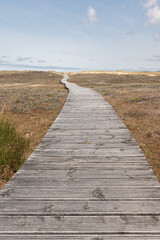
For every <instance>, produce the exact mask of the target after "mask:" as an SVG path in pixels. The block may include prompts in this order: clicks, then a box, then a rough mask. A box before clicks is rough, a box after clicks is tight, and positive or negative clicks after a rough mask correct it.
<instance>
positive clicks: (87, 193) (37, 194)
mask: <svg viewBox="0 0 160 240" xmlns="http://www.w3.org/2000/svg"><path fill="white" fill-rule="evenodd" d="M44 197H45V198H47V199H55V200H56V199H58V200H60V199H66V200H70V199H74V200H88V201H89V200H97V199H99V200H102V201H103V200H105V199H146V198H151V199H159V200H160V187H144V186H142V187H139V186H137V187H124V186H123V187H111V186H109V187H101V188H99V187H96V188H95V187H89V188H87V187H86V188H80V187H74V188H73V187H68V186H58V187H48V188H46V187H41V186H40V187H31V186H28V187H25V188H23V187H17V186H12V187H7V189H4V190H2V191H1V192H0V199H3V198H4V199H5V198H12V199H15V198H21V199H33V198H35V199H36V198H41V199H43V198H44Z"/></svg>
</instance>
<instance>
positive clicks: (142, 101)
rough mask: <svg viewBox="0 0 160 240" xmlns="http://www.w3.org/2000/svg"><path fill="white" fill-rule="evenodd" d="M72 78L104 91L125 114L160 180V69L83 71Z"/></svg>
mask: <svg viewBox="0 0 160 240" xmlns="http://www.w3.org/2000/svg"><path fill="white" fill-rule="evenodd" d="M70 81H71V82H75V83H77V84H78V85H81V86H84V87H90V88H93V89H95V90H97V91H98V92H99V93H101V94H102V95H103V96H104V98H105V99H106V100H107V101H108V102H109V103H110V104H111V105H112V106H113V108H114V109H115V110H116V111H117V113H118V114H119V116H120V117H121V118H122V120H123V121H124V123H125V124H126V126H127V127H128V128H129V130H130V132H131V133H132V135H133V136H134V138H135V139H136V140H137V142H138V144H139V146H140V147H141V148H142V150H143V152H144V155H145V156H146V158H147V160H148V162H149V163H150V164H151V166H152V168H153V169H154V171H155V174H156V175H157V178H158V179H159V180H160V73H141V74H140V73H135V74H134V73H122V72H117V73H113V72H110V73H103V72H102V73H93V72H92V73H81V74H70Z"/></svg>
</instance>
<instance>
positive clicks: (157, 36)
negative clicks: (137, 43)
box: [155, 33, 160, 41]
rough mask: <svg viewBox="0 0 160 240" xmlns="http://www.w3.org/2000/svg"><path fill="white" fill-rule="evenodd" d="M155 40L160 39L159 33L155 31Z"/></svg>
mask: <svg viewBox="0 0 160 240" xmlns="http://www.w3.org/2000/svg"><path fill="white" fill-rule="evenodd" d="M155 40H156V41H160V34H159V33H156V34H155Z"/></svg>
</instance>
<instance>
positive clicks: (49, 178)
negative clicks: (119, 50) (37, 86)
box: [0, 76, 160, 240]
mask: <svg viewBox="0 0 160 240" xmlns="http://www.w3.org/2000/svg"><path fill="white" fill-rule="evenodd" d="M62 83H64V84H65V85H66V87H67V88H68V89H69V95H68V98H67V101H66V103H65V105H64V107H63V109H62V111H61V113H60V114H59V116H58V117H57V119H56V120H55V122H54V124H53V125H52V126H51V128H50V129H49V131H48V133H47V134H46V136H45V137H44V138H43V140H42V141H41V143H40V144H39V146H38V147H37V149H36V150H35V151H34V152H33V153H32V154H31V156H30V157H29V158H28V159H27V161H26V162H25V163H24V164H23V166H22V167H21V168H20V170H19V171H18V172H17V173H16V174H15V176H14V177H13V178H12V179H11V180H10V181H9V182H8V184H7V185H6V186H5V188H4V189H3V190H1V191H0V240H1V239H3V240H11V239H13V240H14V239H17V240H20V239H23V240H29V239H47V240H51V239H54V240H159V239H160V185H159V183H158V181H157V179H156V177H155V175H154V173H153V170H152V169H151V167H150V165H149V164H148V163H147V160H146V159H145V157H144V155H143V153H142V151H141V149H140V148H139V146H138V145H137V143H136V141H135V139H134V138H133V137H132V135H131V134H130V132H129V131H128V129H127V128H126V126H125V125H124V123H123V122H122V121H121V119H120V118H119V117H118V115H117V114H116V112H115V111H114V110H113V109H112V107H111V106H110V105H109V103H107V102H106V101H105V100H104V99H103V97H102V96H101V95H100V94H98V93H97V92H96V91H94V90H91V89H87V88H82V87H79V86H77V85H76V84H72V83H68V82H67V76H65V77H64V78H63V79H62Z"/></svg>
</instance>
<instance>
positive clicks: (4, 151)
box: [0, 119, 29, 173]
mask: <svg viewBox="0 0 160 240" xmlns="http://www.w3.org/2000/svg"><path fill="white" fill-rule="evenodd" d="M28 147H29V141H28V140H27V139H25V138H24V137H22V136H21V135H20V134H19V133H18V132H17V131H16V129H15V127H14V126H13V125H12V124H11V123H10V122H9V121H8V120H4V119H0V172H1V173H3V172H4V169H5V168H6V167H8V168H9V170H10V171H13V172H16V171H17V170H18V169H19V167H20V166H21V165H22V164H23V162H24V161H25V157H24V154H25V152H26V151H27V150H28Z"/></svg>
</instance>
